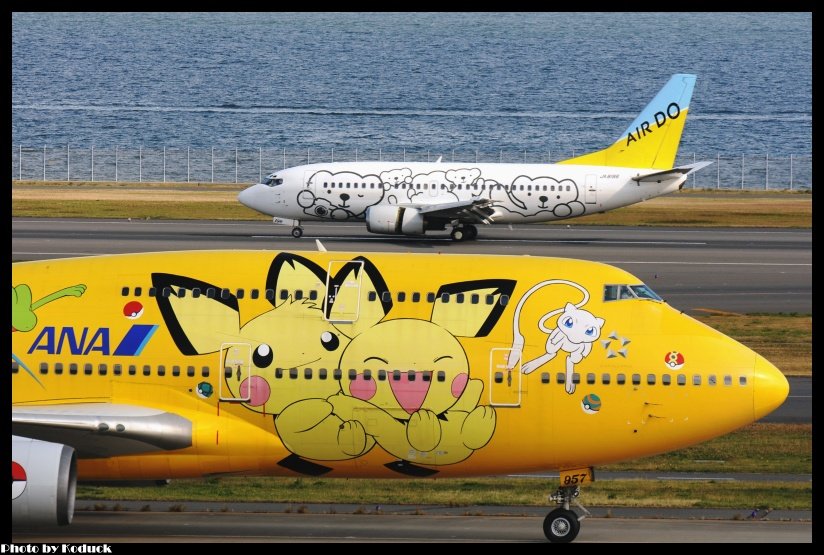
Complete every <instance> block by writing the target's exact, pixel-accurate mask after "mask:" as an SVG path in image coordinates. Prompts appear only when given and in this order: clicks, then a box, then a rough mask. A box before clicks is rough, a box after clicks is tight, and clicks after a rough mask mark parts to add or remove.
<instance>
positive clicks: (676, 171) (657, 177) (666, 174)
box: [632, 162, 712, 183]
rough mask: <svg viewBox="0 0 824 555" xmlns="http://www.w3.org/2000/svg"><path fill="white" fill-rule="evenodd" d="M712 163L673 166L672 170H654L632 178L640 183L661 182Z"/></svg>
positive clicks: (687, 173)
mask: <svg viewBox="0 0 824 555" xmlns="http://www.w3.org/2000/svg"><path fill="white" fill-rule="evenodd" d="M710 164H712V162H696V163H695V164H687V165H686V166H678V167H677V168H672V169H671V170H664V171H660V172H653V173H648V174H646V175H637V176H635V177H633V178H632V179H633V180H634V181H637V182H639V183H649V182H656V183H661V182H662V181H670V180H672V179H678V178H679V177H683V176H685V175H689V174H691V173H692V172H696V171H698V170H700V169H702V168H706V167H707V166H709V165H710Z"/></svg>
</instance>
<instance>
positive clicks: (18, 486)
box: [11, 461, 27, 499]
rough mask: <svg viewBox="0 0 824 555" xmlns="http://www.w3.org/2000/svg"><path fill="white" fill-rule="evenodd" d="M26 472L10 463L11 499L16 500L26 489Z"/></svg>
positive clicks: (12, 462) (14, 463)
mask: <svg viewBox="0 0 824 555" xmlns="http://www.w3.org/2000/svg"><path fill="white" fill-rule="evenodd" d="M26 483H27V482H26V471H25V470H24V469H23V467H22V466H20V465H19V464H17V463H16V462H14V461H11V498H12V499H17V498H18V497H20V496H21V495H22V494H23V491H24V490H25V489H26Z"/></svg>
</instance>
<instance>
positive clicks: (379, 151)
mask: <svg viewBox="0 0 824 555" xmlns="http://www.w3.org/2000/svg"><path fill="white" fill-rule="evenodd" d="M378 160H379V161H381V162H383V148H379V149H378Z"/></svg>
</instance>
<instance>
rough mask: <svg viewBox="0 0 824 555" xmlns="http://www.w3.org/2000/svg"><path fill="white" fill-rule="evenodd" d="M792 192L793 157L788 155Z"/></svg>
mask: <svg viewBox="0 0 824 555" xmlns="http://www.w3.org/2000/svg"><path fill="white" fill-rule="evenodd" d="M792 190H793V155H792V154H790V191H792Z"/></svg>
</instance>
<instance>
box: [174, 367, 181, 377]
mask: <svg viewBox="0 0 824 555" xmlns="http://www.w3.org/2000/svg"><path fill="white" fill-rule="evenodd" d="M172 376H180V366H172Z"/></svg>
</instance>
